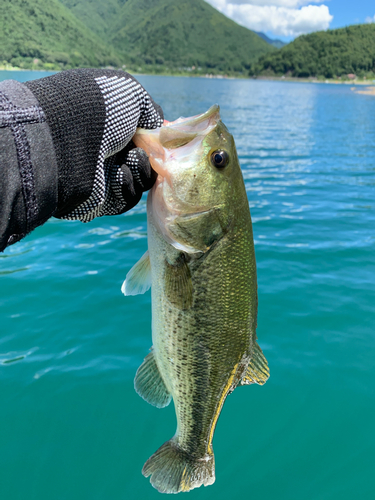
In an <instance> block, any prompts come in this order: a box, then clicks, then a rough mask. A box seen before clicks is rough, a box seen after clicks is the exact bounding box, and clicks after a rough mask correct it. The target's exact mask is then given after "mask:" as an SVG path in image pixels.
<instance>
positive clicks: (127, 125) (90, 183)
mask: <svg viewBox="0 0 375 500" xmlns="http://www.w3.org/2000/svg"><path fill="white" fill-rule="evenodd" d="M25 85H26V86H27V87H28V88H29V90H30V91H31V92H32V93H33V94H34V96H35V97H36V99H37V101H38V103H39V106H40V108H41V109H42V110H43V112H44V115H45V118H46V122H47V124H48V125H49V128H50V131H51V136H52V142H53V146H54V150H55V155H56V161H57V174H58V186H57V189H58V190H57V209H56V210H55V211H54V213H53V215H54V216H55V217H59V218H62V219H79V220H81V221H82V222H88V221H90V220H92V219H94V218H95V217H100V216H102V215H113V214H120V213H122V212H125V211H127V210H129V209H130V208H132V207H133V206H134V205H136V204H137V203H138V201H139V200H140V198H141V196H142V193H143V191H146V190H148V189H150V188H151V187H152V185H153V183H154V182H155V178H156V174H155V172H153V171H152V169H151V166H150V163H149V161H148V158H147V156H146V154H145V153H144V151H143V150H141V149H140V148H135V146H134V144H133V143H132V142H131V138H132V136H133V135H134V133H135V130H136V128H137V127H143V128H149V129H153V128H157V127H160V126H161V125H162V123H163V111H162V109H161V108H160V106H158V105H157V104H155V103H154V101H153V100H152V98H151V97H150V96H149V94H148V93H147V92H146V90H145V89H144V88H143V87H142V86H141V85H140V84H139V83H138V82H137V80H136V79H135V78H133V77H132V76H131V75H129V74H128V73H125V72H123V71H115V70H100V69H78V70H70V71H64V72H61V73H58V74H56V75H53V76H49V77H47V78H42V79H40V80H34V81H31V82H27V83H26V84H25Z"/></svg>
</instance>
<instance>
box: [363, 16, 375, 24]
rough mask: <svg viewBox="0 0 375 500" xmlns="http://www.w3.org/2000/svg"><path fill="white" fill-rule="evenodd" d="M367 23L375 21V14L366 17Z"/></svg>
mask: <svg viewBox="0 0 375 500" xmlns="http://www.w3.org/2000/svg"><path fill="white" fill-rule="evenodd" d="M365 21H366V23H369V24H370V23H375V15H374V17H366V19H365Z"/></svg>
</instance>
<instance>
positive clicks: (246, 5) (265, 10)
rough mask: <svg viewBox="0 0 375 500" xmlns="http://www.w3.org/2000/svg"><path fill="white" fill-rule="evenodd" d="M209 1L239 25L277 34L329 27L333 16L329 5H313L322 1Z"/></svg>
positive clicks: (298, 32)
mask: <svg viewBox="0 0 375 500" xmlns="http://www.w3.org/2000/svg"><path fill="white" fill-rule="evenodd" d="M207 1H208V2H209V3H210V4H211V5H213V6H214V7H216V8H217V9H218V10H220V11H221V12H222V13H223V14H225V15H226V16H227V17H229V18H231V19H233V20H234V21H236V22H237V23H238V24H241V25H242V26H246V28H250V29H252V30H254V31H268V32H269V31H271V32H272V33H273V34H274V35H276V36H298V35H301V34H303V33H310V32H312V31H319V30H326V29H327V28H329V24H330V22H331V21H332V19H333V16H332V15H331V14H330V13H329V9H328V7H327V6H326V5H311V4H312V3H321V2H320V1H319V0H207ZM322 1H324V0H322ZM304 4H309V5H304ZM298 7H301V8H298Z"/></svg>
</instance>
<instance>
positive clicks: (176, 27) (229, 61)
mask: <svg viewBox="0 0 375 500" xmlns="http://www.w3.org/2000/svg"><path fill="white" fill-rule="evenodd" d="M62 2H63V3H64V5H65V6H66V7H68V8H69V9H71V11H72V13H74V14H75V16H77V17H78V18H79V19H80V20H81V21H82V22H83V23H85V24H86V26H87V27H88V28H90V29H91V30H92V31H94V32H95V33H96V34H98V35H99V36H101V37H102V38H103V39H104V40H105V41H106V42H107V43H109V44H110V45H112V46H113V47H114V48H115V49H116V51H117V53H118V54H119V55H120V57H121V59H122V60H123V61H124V62H125V63H126V64H127V65H128V67H129V66H130V67H131V68H135V69H137V70H138V71H139V70H141V71H145V72H163V71H166V70H167V71H172V72H173V70H177V71H191V72H193V73H194V72H195V73H206V72H212V73H225V72H227V73H245V74H247V73H248V70H249V68H250V66H251V63H253V62H255V61H256V60H257V59H258V58H259V56H261V55H262V54H267V53H268V52H272V51H273V50H275V49H274V47H272V45H270V44H269V43H267V42H266V41H264V40H262V38H261V37H259V36H258V35H257V34H256V33H254V32H253V31H250V30H248V29H246V28H244V27H242V26H239V25H238V24H236V23H235V22H234V21H231V20H230V19H228V18H226V17H225V16H224V15H223V14H221V13H220V12H218V11H217V10H215V9H214V8H213V7H212V6H211V5H209V4H207V3H206V2H204V1H203V0H187V1H183V2H181V1H178V2H176V1H175V0H109V1H108V4H104V3H103V2H101V1H100V0H62ZM104 5H105V7H104Z"/></svg>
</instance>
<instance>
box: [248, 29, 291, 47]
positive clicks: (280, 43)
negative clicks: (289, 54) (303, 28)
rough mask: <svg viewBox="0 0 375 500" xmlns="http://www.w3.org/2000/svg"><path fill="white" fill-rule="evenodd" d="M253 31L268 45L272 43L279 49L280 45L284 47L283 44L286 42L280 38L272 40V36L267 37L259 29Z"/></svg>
mask: <svg viewBox="0 0 375 500" xmlns="http://www.w3.org/2000/svg"><path fill="white" fill-rule="evenodd" d="M254 33H256V34H257V35H258V36H260V38H263V40H264V41H265V42H267V43H269V44H270V45H273V46H274V47H276V48H277V49H281V47H284V45H286V43H285V42H282V41H281V40H274V39H273V38H269V37H268V36H267V35H265V34H264V33H262V32H261V31H254Z"/></svg>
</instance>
